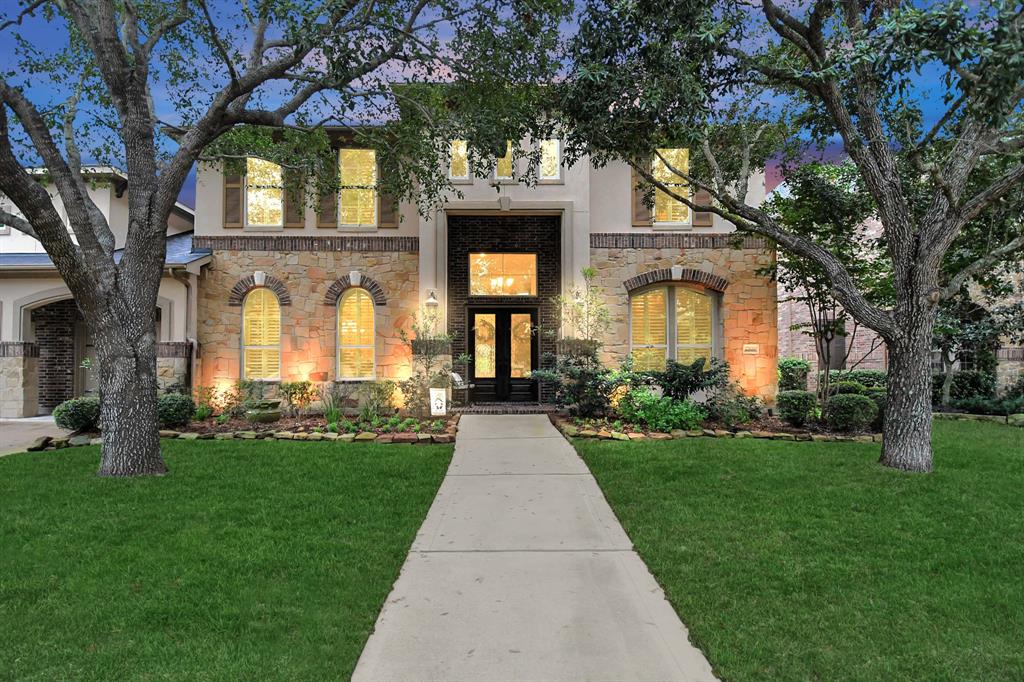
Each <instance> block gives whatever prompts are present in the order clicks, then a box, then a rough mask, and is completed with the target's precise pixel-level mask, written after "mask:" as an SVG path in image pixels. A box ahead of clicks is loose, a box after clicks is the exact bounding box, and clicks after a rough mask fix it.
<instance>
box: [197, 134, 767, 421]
mask: <svg viewBox="0 0 1024 682" xmlns="http://www.w3.org/2000/svg"><path fill="white" fill-rule="evenodd" d="M539 145H540V150H539V151H540V157H541V160H540V167H539V168H538V169H537V170H538V177H539V180H538V182H537V183H536V184H535V185H533V186H527V185H525V184H523V183H521V182H519V181H518V179H517V178H519V177H520V176H521V175H522V173H523V171H524V170H525V168H523V167H521V165H522V163H525V160H523V161H520V160H515V159H513V158H512V157H511V155H507V156H506V157H505V158H502V159H499V160H498V162H497V163H496V164H495V166H494V167H493V168H489V169H488V177H487V179H481V178H479V177H476V174H475V173H474V172H473V170H474V169H471V167H470V165H469V164H470V158H469V156H470V155H469V154H468V153H467V145H466V142H465V141H461V140H455V141H452V142H451V144H450V159H449V176H450V179H451V181H452V183H453V184H454V185H455V186H456V187H457V188H458V189H459V190H460V193H461V195H462V196H461V197H458V196H454V195H453V196H450V197H449V200H447V201H446V202H444V203H443V204H442V205H441V206H440V207H438V208H437V210H435V211H432V212H430V213H429V215H427V216H426V217H424V216H422V215H421V214H420V213H421V212H419V211H417V210H416V206H414V205H411V204H406V203H402V204H398V205H395V204H393V203H392V202H391V201H390V200H389V199H388V198H387V197H382V196H381V195H380V193H379V192H378V191H377V184H378V182H377V178H378V164H377V158H376V153H375V152H374V150H372V149H359V148H352V147H348V146H344V144H343V143H339V149H338V157H337V158H338V172H339V174H340V184H341V186H342V189H341V191H340V192H339V193H338V194H337V196H328V197H324V198H321V199H320V200H319V201H318V202H308V201H299V200H297V199H296V198H295V197H294V196H293V194H294V193H293V192H291V191H285V189H284V175H283V172H282V169H281V168H280V167H278V166H275V165H274V164H272V163H269V162H267V161H263V160H260V159H249V160H248V161H247V163H246V172H245V174H244V175H230V176H225V175H224V173H223V172H222V168H221V167H220V165H218V164H216V163H206V164H203V165H201V166H200V168H199V170H198V179H197V197H196V221H195V239H194V245H195V247H196V248H201V249H204V250H209V251H210V253H211V257H210V262H209V264H208V265H205V266H204V267H203V269H202V274H201V276H200V278H199V309H198V327H197V334H198V336H197V338H198V341H199V349H200V352H199V360H198V368H197V370H196V376H197V377H198V379H197V382H198V383H201V384H203V385H207V386H213V387H223V386H225V385H226V384H229V383H231V382H234V381H236V380H238V379H239V378H245V379H255V380H265V381H270V382H273V381H278V380H283V381H288V380H301V379H310V380H313V381H365V380H373V379H385V378H391V379H402V378H404V377H406V376H408V375H409V373H410V371H411V358H410V356H409V351H408V349H407V348H406V347H405V346H404V345H403V344H402V342H401V340H400V338H399V329H401V328H403V327H405V328H407V327H408V325H409V324H410V322H411V321H412V320H413V319H414V316H416V315H417V313H418V312H419V311H421V310H423V309H424V308H425V307H426V308H434V310H436V311H437V312H438V313H440V315H441V317H442V319H443V324H445V325H446V326H447V329H448V330H449V332H450V333H451V334H452V335H453V337H454V341H453V348H452V354H453V355H456V356H457V355H459V354H460V353H468V354H469V355H470V356H471V357H472V358H473V362H472V363H471V365H470V369H469V374H470V376H469V377H468V378H469V380H470V381H471V382H472V384H473V386H474V388H473V389H472V391H471V392H470V396H469V397H470V400H471V401H474V402H496V401H514V402H517V401H536V400H537V399H538V393H537V387H536V385H535V382H534V381H533V380H531V379H530V372H531V370H533V369H536V368H537V367H538V364H539V362H540V358H541V357H542V356H543V355H544V354H545V353H547V352H550V351H554V350H555V346H554V340H553V339H552V338H550V337H549V336H546V335H538V334H534V333H531V330H533V329H535V328H536V327H537V326H540V327H542V328H546V329H551V328H552V327H553V326H554V325H556V324H557V322H556V320H557V311H556V309H555V305H554V303H553V301H552V299H553V297H555V296H556V295H558V294H559V293H560V292H563V291H567V290H568V289H569V288H570V287H571V286H572V285H573V284H574V283H578V282H579V278H580V271H581V269H582V268H583V267H585V266H592V267H593V268H594V269H595V270H596V272H597V277H596V284H597V285H598V286H600V287H601V288H602V290H603V292H604V295H605V297H606V299H607V303H608V305H609V307H610V309H611V312H612V315H613V325H612V329H611V331H610V333H609V334H608V337H607V338H606V339H604V347H603V353H604V356H605V360H607V361H608V362H611V363H617V362H619V361H621V360H622V359H623V358H624V357H625V356H626V355H627V354H628V353H632V354H633V355H634V357H635V358H636V361H637V366H638V367H641V368H657V367H662V366H664V364H665V361H666V359H668V358H673V359H679V360H689V359H692V358H695V357H701V356H703V357H708V356H714V357H720V358H723V359H725V360H727V361H728V362H729V364H730V366H731V367H732V372H733V375H734V377H735V379H736V380H737V381H738V382H739V383H740V385H741V386H742V387H743V389H744V390H746V391H747V392H748V393H751V394H756V395H760V396H762V397H764V398H765V399H768V400H769V401H770V400H772V399H773V398H774V394H775V390H776V354H777V348H776V346H777V328H776V325H777V317H776V291H775V284H774V282H772V281H770V280H769V279H768V278H766V277H764V276H762V275H760V274H758V269H759V268H763V267H764V266H766V265H769V264H770V263H772V262H773V259H774V248H773V247H772V246H771V245H769V244H766V243H765V242H763V241H762V240H760V239H757V238H745V239H743V240H741V243H740V244H736V243H734V242H735V239H733V238H731V237H730V233H732V232H733V231H734V227H733V226H732V225H731V224H729V223H727V222H726V221H724V220H722V219H721V218H720V217H718V216H715V215H712V214H710V213H708V214H704V213H698V214H696V215H691V212H690V211H689V210H688V209H687V207H686V206H685V205H684V204H682V203H681V202H678V201H674V200H672V199H671V197H669V196H668V195H665V194H662V193H658V194H656V196H655V202H654V206H653V207H648V206H647V205H645V203H644V201H643V197H642V193H640V192H638V191H637V190H636V185H635V178H634V176H633V174H632V173H631V169H630V167H629V166H628V165H626V164H610V165H607V166H605V167H601V168H597V167H593V166H592V165H591V164H589V163H587V162H586V161H583V162H579V163H576V164H574V165H572V166H567V165H566V164H565V163H564V162H563V159H562V158H561V145H560V144H559V141H558V140H545V141H542V142H540V143H539ZM664 153H666V154H672V155H674V156H675V157H676V163H677V164H678V163H682V164H685V163H686V151H685V150H666V151H665V152H664ZM655 170H656V171H658V172H665V171H666V169H655ZM763 198H764V178H763V175H758V176H756V177H754V178H753V179H752V181H751V182H750V186H749V194H748V197H747V199H748V201H752V202H754V203H759V202H760V201H762V200H763ZM435 306H436V307H435Z"/></svg>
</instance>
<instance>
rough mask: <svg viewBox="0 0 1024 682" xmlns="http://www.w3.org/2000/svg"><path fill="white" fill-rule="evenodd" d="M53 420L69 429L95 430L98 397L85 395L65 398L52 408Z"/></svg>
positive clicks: (98, 403)
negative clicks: (69, 398)
mask: <svg viewBox="0 0 1024 682" xmlns="http://www.w3.org/2000/svg"><path fill="white" fill-rule="evenodd" d="M53 421H54V422H56V423H57V426H59V427H60V428H62V429H68V430H70V431H95V430H96V426H97V425H98V424H99V423H100V399H99V398H97V397H95V396H86V397H84V398H72V399H71V400H65V401H64V402H62V403H61V404H60V405H58V406H57V407H55V408H53Z"/></svg>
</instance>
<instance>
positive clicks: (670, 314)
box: [627, 282, 721, 363]
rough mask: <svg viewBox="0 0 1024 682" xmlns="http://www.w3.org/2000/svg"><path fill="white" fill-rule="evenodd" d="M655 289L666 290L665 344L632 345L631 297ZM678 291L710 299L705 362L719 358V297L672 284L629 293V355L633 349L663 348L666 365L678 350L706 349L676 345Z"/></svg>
mask: <svg viewBox="0 0 1024 682" xmlns="http://www.w3.org/2000/svg"><path fill="white" fill-rule="evenodd" d="M656 289H667V291H666V293H665V343H664V344H642V345H635V344H634V343H633V297H635V296H641V295H643V294H646V293H647V292H649V291H654V290H656ZM678 289H689V290H690V291H694V292H696V293H698V294H700V295H701V296H707V297H708V298H709V299H711V344H710V347H711V357H709V358H707V361H708V362H710V361H711V360H713V359H716V358H720V357H721V349H720V345H719V342H720V336H721V335H720V334H719V331H718V326H719V319H720V318H719V306H720V304H721V301H720V296H719V295H718V294H717V292H714V291H709V290H707V289H705V290H704V291H698V290H697V289H694V288H691V287H688V286H686V285H685V284H679V283H674V282H659V283H657V284H652V285H651V286H648V287H644V288H643V289H638V290H636V291H631V292H629V328H628V330H627V331H628V332H629V352H630V354H632V353H633V349H634V348H638V349H642V348H664V349H665V361H666V363H667V362H668V361H669V360H675V359H676V358H678V357H679V353H678V350H679V349H680V348H707V346H704V345H698V344H687V343H684V344H680V343H677V341H678V338H677V337H678V333H679V329H678V323H677V321H676V291H677V290H678Z"/></svg>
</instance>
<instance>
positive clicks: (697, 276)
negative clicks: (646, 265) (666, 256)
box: [622, 268, 729, 291]
mask: <svg viewBox="0 0 1024 682" xmlns="http://www.w3.org/2000/svg"><path fill="white" fill-rule="evenodd" d="M657 282H696V283H697V284H703V285H704V286H706V287H707V288H708V289H714V290H715V291H725V288H726V287H727V286H729V281H728V280H727V279H725V278H724V277H720V276H718V275H712V274H711V273H710V272H704V271H703V270H694V269H693V268H683V270H682V274H681V275H680V276H679V278H675V277H673V276H672V268H659V269H658V270H650V271H648V272H644V273H642V274H639V275H637V276H636V277H630V278H629V279H627V280H626V281H625V282H623V283H622V284H623V286H625V287H626V291H633V290H634V289H639V288H640V287H645V286H648V285H649V284H655V283H657Z"/></svg>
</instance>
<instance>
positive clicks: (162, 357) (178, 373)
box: [156, 341, 192, 391]
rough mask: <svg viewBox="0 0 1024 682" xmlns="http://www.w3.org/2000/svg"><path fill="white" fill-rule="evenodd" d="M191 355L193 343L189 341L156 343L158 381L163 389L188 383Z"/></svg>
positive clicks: (176, 387) (184, 385)
mask: <svg viewBox="0 0 1024 682" xmlns="http://www.w3.org/2000/svg"><path fill="white" fill-rule="evenodd" d="M191 356H192V344H191V343H189V342H188V341H161V342H159V343H157V344H156V383H157V386H158V387H159V389H160V390H161V391H166V390H168V389H179V388H185V387H186V386H187V385H188V382H189V376H188V363H189V359H190V358H191Z"/></svg>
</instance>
